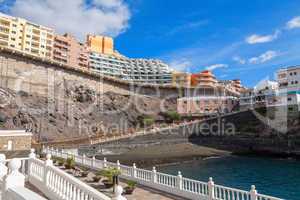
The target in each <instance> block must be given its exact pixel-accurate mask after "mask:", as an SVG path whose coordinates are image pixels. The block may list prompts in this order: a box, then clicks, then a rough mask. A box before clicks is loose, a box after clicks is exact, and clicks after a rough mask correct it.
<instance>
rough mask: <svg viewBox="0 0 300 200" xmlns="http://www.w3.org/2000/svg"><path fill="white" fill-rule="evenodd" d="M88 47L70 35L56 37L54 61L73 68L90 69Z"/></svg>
mask: <svg viewBox="0 0 300 200" xmlns="http://www.w3.org/2000/svg"><path fill="white" fill-rule="evenodd" d="M88 56H89V53H88V50H87V47H86V46H85V45H84V44H82V43H80V42H78V41H77V39H76V38H75V37H73V36H72V35H70V34H64V35H55V39H54V46H53V60H54V61H56V62H59V63H62V64H66V65H70V66H73V67H77V66H78V67H88Z"/></svg>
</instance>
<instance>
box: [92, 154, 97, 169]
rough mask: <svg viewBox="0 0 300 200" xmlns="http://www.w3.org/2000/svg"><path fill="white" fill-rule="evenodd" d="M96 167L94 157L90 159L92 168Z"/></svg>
mask: <svg viewBox="0 0 300 200" xmlns="http://www.w3.org/2000/svg"><path fill="white" fill-rule="evenodd" d="M95 167H96V158H95V156H93V157H92V168H95Z"/></svg>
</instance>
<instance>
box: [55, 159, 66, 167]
mask: <svg viewBox="0 0 300 200" xmlns="http://www.w3.org/2000/svg"><path fill="white" fill-rule="evenodd" d="M56 160H57V164H58V165H59V166H63V165H64V163H65V159H63V158H56Z"/></svg>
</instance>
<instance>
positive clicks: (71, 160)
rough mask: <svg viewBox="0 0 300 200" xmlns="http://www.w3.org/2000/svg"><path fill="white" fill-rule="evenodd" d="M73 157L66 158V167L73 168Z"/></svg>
mask: <svg viewBox="0 0 300 200" xmlns="http://www.w3.org/2000/svg"><path fill="white" fill-rule="evenodd" d="M75 164H76V163H75V159H74V157H71V158H68V159H67V160H66V163H65V168H66V169H73V168H74V167H75Z"/></svg>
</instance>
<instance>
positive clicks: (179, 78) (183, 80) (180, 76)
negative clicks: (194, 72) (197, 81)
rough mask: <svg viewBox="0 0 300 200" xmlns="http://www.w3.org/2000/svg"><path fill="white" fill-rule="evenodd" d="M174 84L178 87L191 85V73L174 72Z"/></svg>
mask: <svg viewBox="0 0 300 200" xmlns="http://www.w3.org/2000/svg"><path fill="white" fill-rule="evenodd" d="M172 85H173V86H176V87H190V86H191V74H188V73H184V72H173V73H172Z"/></svg>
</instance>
